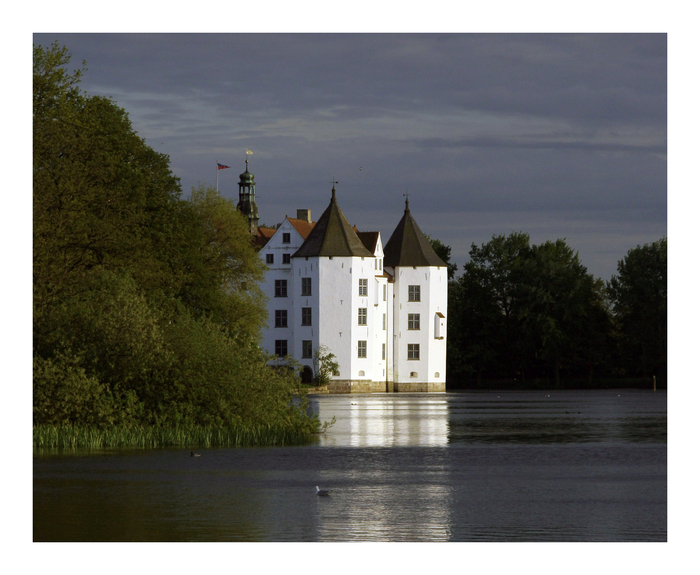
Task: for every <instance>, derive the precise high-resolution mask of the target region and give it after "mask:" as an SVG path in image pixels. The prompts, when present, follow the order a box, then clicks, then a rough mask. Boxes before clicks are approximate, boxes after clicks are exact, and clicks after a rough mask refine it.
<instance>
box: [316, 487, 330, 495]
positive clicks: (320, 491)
mask: <svg viewBox="0 0 700 575" xmlns="http://www.w3.org/2000/svg"><path fill="white" fill-rule="evenodd" d="M329 493H330V491H328V489H319V488H318V485H317V486H316V495H323V496H325V495H328V494H329Z"/></svg>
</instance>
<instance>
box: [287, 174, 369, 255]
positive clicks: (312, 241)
mask: <svg viewBox="0 0 700 575" xmlns="http://www.w3.org/2000/svg"><path fill="white" fill-rule="evenodd" d="M331 194H332V195H331V203H330V204H329V205H328V207H327V208H326V211H325V212H323V214H322V215H321V217H320V218H319V219H318V221H317V222H316V225H315V226H314V229H313V230H311V233H310V234H309V235H308V237H307V238H306V240H305V241H304V243H303V244H301V247H300V248H299V249H298V250H297V251H296V253H295V254H294V255H293V256H292V257H295V258H298V257H317V256H338V257H341V256H364V257H367V256H369V257H372V256H373V255H374V254H372V253H371V252H370V251H369V250H368V249H367V248H366V247H365V246H364V245H363V243H362V242H361V241H360V238H358V237H357V234H356V233H355V232H354V231H353V229H352V226H351V225H350V224H349V223H348V220H347V219H346V218H345V216H344V215H343V212H342V211H341V210H340V207H339V206H338V203H337V201H336V198H335V186H333V189H332V190H331Z"/></svg>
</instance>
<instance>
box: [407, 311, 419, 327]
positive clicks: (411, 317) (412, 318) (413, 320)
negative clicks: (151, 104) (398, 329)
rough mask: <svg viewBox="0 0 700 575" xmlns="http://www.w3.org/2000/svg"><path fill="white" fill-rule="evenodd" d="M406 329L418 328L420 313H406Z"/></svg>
mask: <svg viewBox="0 0 700 575" xmlns="http://www.w3.org/2000/svg"><path fill="white" fill-rule="evenodd" d="M408 329H420V314H419V313H409V314H408Z"/></svg>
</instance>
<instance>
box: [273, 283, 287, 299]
mask: <svg viewBox="0 0 700 575" xmlns="http://www.w3.org/2000/svg"><path fill="white" fill-rule="evenodd" d="M275 297H287V280H275Z"/></svg>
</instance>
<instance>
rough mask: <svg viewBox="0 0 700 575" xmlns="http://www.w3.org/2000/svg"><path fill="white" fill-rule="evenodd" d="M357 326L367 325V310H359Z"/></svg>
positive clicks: (362, 308)
mask: <svg viewBox="0 0 700 575" xmlns="http://www.w3.org/2000/svg"><path fill="white" fill-rule="evenodd" d="M357 325H367V308H366V307H361V308H359V309H358V310H357Z"/></svg>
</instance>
